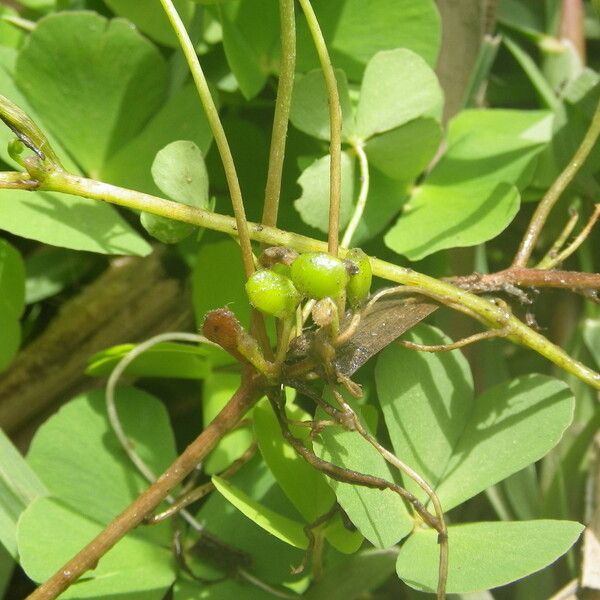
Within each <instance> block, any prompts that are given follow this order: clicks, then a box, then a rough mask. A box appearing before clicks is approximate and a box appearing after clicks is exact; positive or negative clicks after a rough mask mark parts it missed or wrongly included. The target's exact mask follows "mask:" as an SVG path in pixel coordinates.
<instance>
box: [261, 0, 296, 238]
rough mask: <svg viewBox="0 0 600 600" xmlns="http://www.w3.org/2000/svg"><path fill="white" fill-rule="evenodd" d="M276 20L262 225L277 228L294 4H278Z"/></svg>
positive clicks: (293, 43)
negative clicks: (277, 55)
mask: <svg viewBox="0 0 600 600" xmlns="http://www.w3.org/2000/svg"><path fill="white" fill-rule="evenodd" d="M279 18H280V22H281V63H280V65H279V83H278V84H277V98H276V100H275V114H274V116H273V132H272V135H271V149H270V151H269V169H268V173H267V185H266V187H265V205H264V207H263V214H262V223H263V225H268V226H271V227H274V226H275V225H277V214H278V212H279V198H280V195H281V174H282V171H283V160H284V157H285V140H286V136H287V129H288V121H289V116H290V106H291V103H292V90H293V87H294V71H295V69H296V18H295V11H294V0H279Z"/></svg>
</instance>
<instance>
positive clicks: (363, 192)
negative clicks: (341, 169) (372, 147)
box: [342, 140, 370, 248]
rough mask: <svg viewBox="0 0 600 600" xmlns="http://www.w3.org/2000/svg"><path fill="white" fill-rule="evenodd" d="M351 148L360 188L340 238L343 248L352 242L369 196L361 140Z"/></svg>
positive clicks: (364, 155)
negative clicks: (356, 158)
mask: <svg viewBox="0 0 600 600" xmlns="http://www.w3.org/2000/svg"><path fill="white" fill-rule="evenodd" d="M352 148H353V149H354V151H355V152H356V156H358V164H359V169H360V190H359V192H358V199H357V201H356V206H355V208H354V213H353V215H352V218H351V219H350V222H349V223H348V227H346V231H345V232H344V237H343V238H342V246H343V247H344V248H349V247H350V244H351V243H352V238H353V237H354V234H355V233H356V229H357V228H358V225H359V223H360V220H361V219H362V216H363V213H364V212H365V207H366V205H367V198H368V196H369V180H370V177H369V162H368V160H367V155H366V153H365V148H364V145H363V142H362V141H360V140H359V141H357V142H356V143H354V144H353V145H352Z"/></svg>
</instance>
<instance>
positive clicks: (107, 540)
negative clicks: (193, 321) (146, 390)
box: [27, 380, 260, 600]
mask: <svg viewBox="0 0 600 600" xmlns="http://www.w3.org/2000/svg"><path fill="white" fill-rule="evenodd" d="M259 397H260V391H259V389H258V388H257V387H256V384H255V382H254V381H247V380H242V385H241V387H240V388H239V389H238V390H237V392H236V393H235V394H234V395H233V396H232V398H231V399H230V400H229V402H228V403H227V404H226V405H225V407H224V408H223V409H222V410H221V412H220V413H219V414H218V415H217V416H216V417H215V418H214V419H213V421H211V422H210V423H209V425H208V426H207V427H206V429H204V431H203V432H202V433H201V434H200V435H199V436H198V437H197V438H196V439H195V440H194V441H193V442H192V443H191V444H190V445H189V446H188V447H187V448H186V449H185V451H184V452H183V454H182V455H181V456H179V458H177V460H176V461H175V462H174V463H173V464H172V465H171V466H170V467H169V468H168V469H167V470H166V471H165V472H164V473H163V474H162V475H161V476H160V477H159V478H158V479H157V480H156V482H155V483H153V484H152V485H151V486H150V487H149V488H148V489H147V490H146V491H145V492H143V493H142V494H141V495H140V496H139V497H138V498H137V499H136V500H135V501H134V502H133V503H131V504H130V505H129V506H128V507H127V508H126V509H125V510H124V511H123V512H122V513H121V514H120V515H119V516H117V517H116V518H115V519H114V520H113V521H112V522H111V523H110V524H109V525H108V526H107V527H106V528H105V529H104V530H103V531H101V532H100V533H99V534H98V535H97V536H96V537H95V538H94V539H93V540H92V541H91V542H90V543H89V544H88V545H87V546H86V547H85V548H84V549H83V550H81V551H80V552H79V553H78V554H77V555H76V556H75V557H74V558H72V559H71V560H70V561H69V562H67V563H66V564H65V565H64V566H63V567H62V568H60V569H59V570H58V571H57V572H56V573H55V574H54V575H53V576H52V577H50V579H48V580H47V581H46V582H45V583H44V584H43V585H41V586H40V587H39V588H38V589H37V590H35V591H34V592H33V593H32V594H30V595H29V596H28V597H27V600H52V599H53V598H56V597H58V596H59V595H60V594H61V593H62V592H64V591H65V590H66V589H67V588H68V587H69V586H70V585H71V584H72V583H74V582H75V581H77V579H78V578H79V577H80V576H81V575H82V574H83V573H85V572H86V571H88V570H89V569H93V568H94V567H95V566H96V564H97V562H98V559H99V558H100V557H102V556H104V555H105V554H106V553H107V552H108V551H109V550H110V549H111V548H112V547H113V546H114V545H115V544H116V543H117V542H118V541H119V540H120V539H121V538H123V537H124V536H125V535H126V534H127V533H128V532H129V531H131V530H132V529H133V528H134V527H136V526H137V525H139V524H140V523H141V522H142V521H143V520H144V517H145V516H146V515H147V514H149V513H150V512H152V511H153V510H154V509H155V508H156V507H157V506H158V505H159V504H160V503H161V502H162V501H163V499H164V498H165V497H166V496H167V494H168V493H169V492H170V491H171V490H172V489H173V488H175V487H176V486H177V485H179V484H180V483H181V482H182V481H183V479H184V478H185V477H186V476H187V475H188V474H189V473H190V472H191V471H192V470H193V469H194V468H195V467H196V465H197V464H198V463H199V462H200V461H201V460H202V459H203V458H204V457H205V456H206V455H207V454H208V453H209V452H210V451H211V450H212V449H213V448H214V447H215V445H216V444H217V442H218V441H219V440H220V439H221V438H222V437H223V436H224V435H225V434H226V433H227V432H228V431H230V430H231V429H232V428H233V427H235V425H236V424H237V423H238V422H239V421H240V419H241V418H242V417H243V416H244V414H245V413H246V412H247V411H248V410H249V409H250V408H251V407H252V406H253V405H254V403H255V402H256V401H257V400H258V398H259Z"/></svg>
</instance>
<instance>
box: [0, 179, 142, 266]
mask: <svg viewBox="0 0 600 600" xmlns="http://www.w3.org/2000/svg"><path fill="white" fill-rule="evenodd" d="M0 228H2V229H4V230H5V231H9V232H10V233H12V234H14V235H19V236H21V237H25V238H29V239H33V240H38V241H40V242H43V243H45V244H51V245H53V246H61V247H63V248H71V249H72V250H85V251H87V252H98V253H100V254H131V255H134V256H146V255H148V254H150V252H151V251H152V248H151V246H150V244H148V242H146V241H145V240H144V239H143V238H142V237H141V236H139V235H138V234H137V233H136V232H135V231H134V230H133V229H132V228H131V226H130V225H129V224H128V223H127V222H126V221H125V220H124V219H123V218H122V217H121V216H120V215H119V214H118V213H117V211H115V209H114V208H113V207H112V206H109V205H108V204H106V203H104V202H98V201H96V200H89V199H87V198H81V197H79V196H68V195H65V194H57V193H53V192H35V193H33V194H32V193H31V192H26V191H24V190H6V191H3V192H2V211H1V213H0Z"/></svg>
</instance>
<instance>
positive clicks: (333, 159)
mask: <svg viewBox="0 0 600 600" xmlns="http://www.w3.org/2000/svg"><path fill="white" fill-rule="evenodd" d="M299 2H300V6H301V7H302V10H303V12H304V15H305V17H306V22H307V23H308V29H309V30H310V34H311V36H312V39H313V42H314V44H315V48H316V50H317V54H318V56H319V62H320V63H321V69H323V76H324V77H325V86H326V87H327V96H328V101H329V124H330V142H329V155H330V170H329V235H328V243H327V249H328V252H329V253H330V254H333V255H335V256H337V253H338V235H339V229H340V198H341V193H342V109H341V107H340V97H339V93H338V88H337V80H336V78H335V72H334V70H333V66H332V64H331V58H330V57H329V52H328V51H327V44H326V43H325V38H324V37H323V32H322V31H321V27H320V26H319V21H318V20H317V15H315V11H314V10H313V7H312V6H311V4H310V0H299Z"/></svg>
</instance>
